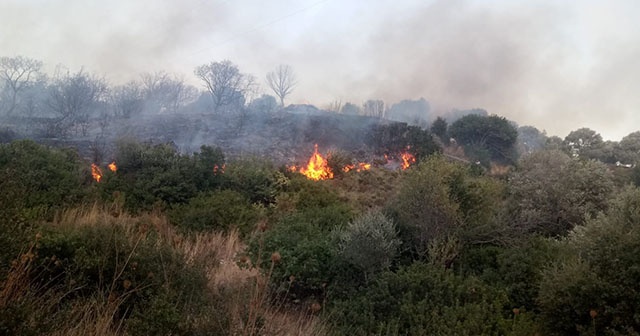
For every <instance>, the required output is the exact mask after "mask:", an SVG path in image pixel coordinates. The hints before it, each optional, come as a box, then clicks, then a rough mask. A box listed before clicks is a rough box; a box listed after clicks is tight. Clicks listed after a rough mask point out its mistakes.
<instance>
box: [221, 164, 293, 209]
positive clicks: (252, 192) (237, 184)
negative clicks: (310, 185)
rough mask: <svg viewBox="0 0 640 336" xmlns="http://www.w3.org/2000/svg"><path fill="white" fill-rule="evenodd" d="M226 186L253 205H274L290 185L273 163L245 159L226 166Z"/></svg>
mask: <svg viewBox="0 0 640 336" xmlns="http://www.w3.org/2000/svg"><path fill="white" fill-rule="evenodd" d="M224 177H225V182H224V184H223V185H224V186H225V187H227V188H229V189H233V190H236V191H238V192H240V193H241V194H243V195H244V196H245V197H247V198H248V199H249V200H250V201H251V202H252V203H261V204H265V205H266V204H272V203H274V202H275V200H276V196H277V195H278V194H280V193H281V192H282V191H283V190H284V188H285V186H286V185H287V184H288V183H289V180H288V179H287V177H286V176H285V175H284V174H283V173H282V172H280V171H279V170H277V169H276V167H275V166H274V165H273V163H272V162H271V161H268V160H265V159H260V158H245V159H240V160H236V161H233V162H231V163H229V165H227V166H226V168H225V172H224Z"/></svg>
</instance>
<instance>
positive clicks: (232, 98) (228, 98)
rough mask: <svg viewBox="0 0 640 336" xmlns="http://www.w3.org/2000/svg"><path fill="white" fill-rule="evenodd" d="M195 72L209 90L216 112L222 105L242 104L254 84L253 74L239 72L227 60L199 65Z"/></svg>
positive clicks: (233, 105)
mask: <svg viewBox="0 0 640 336" xmlns="http://www.w3.org/2000/svg"><path fill="white" fill-rule="evenodd" d="M195 74H196V76H197V77H198V78H199V79H200V80H202V81H203V82H204V84H205V87H206V88H207V90H208V91H209V94H210V95H211V99H212V101H213V110H214V111H215V112H216V113H219V112H221V108H223V107H227V108H228V107H231V108H233V107H238V105H244V101H245V96H246V95H247V93H249V91H250V90H252V89H253V87H254V85H255V80H254V78H253V76H251V75H245V74H243V73H241V72H240V70H239V69H238V67H237V66H236V65H235V64H233V63H231V61H228V60H225V61H222V62H211V63H210V64H204V65H201V66H199V67H197V68H196V69H195Z"/></svg>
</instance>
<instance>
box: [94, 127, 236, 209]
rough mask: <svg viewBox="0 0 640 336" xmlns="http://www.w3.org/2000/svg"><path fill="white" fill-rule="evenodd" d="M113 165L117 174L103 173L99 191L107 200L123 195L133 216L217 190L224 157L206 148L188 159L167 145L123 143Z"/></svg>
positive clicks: (217, 151)
mask: <svg viewBox="0 0 640 336" xmlns="http://www.w3.org/2000/svg"><path fill="white" fill-rule="evenodd" d="M115 161H116V164H117V166H118V171H117V172H115V173H111V172H109V171H105V172H104V173H105V176H104V178H103V180H102V181H101V182H100V183H99V184H98V187H99V188H100V191H101V193H102V196H103V199H107V200H113V199H114V196H113V195H114V192H118V193H124V198H125V201H124V205H125V208H126V209H128V210H130V211H134V212H136V211H140V210H149V209H151V208H152V207H154V206H157V205H160V206H162V207H167V206H170V205H174V204H183V203H186V202H188V200H189V199H190V198H192V197H194V196H196V195H197V194H198V192H202V191H207V190H212V189H214V188H217V187H219V186H220V185H221V184H222V180H223V174H222V171H221V170H222V167H223V166H224V156H223V155H222V152H221V151H220V150H219V149H214V148H212V147H207V146H202V147H201V151H200V153H195V154H194V155H193V156H188V155H181V154H180V153H178V152H177V151H176V149H175V148H174V147H173V146H171V145H169V144H162V145H150V144H141V143H137V142H132V141H126V140H123V141H120V142H119V143H118V144H117V150H116V155H115ZM216 166H217V167H219V171H215V167H216Z"/></svg>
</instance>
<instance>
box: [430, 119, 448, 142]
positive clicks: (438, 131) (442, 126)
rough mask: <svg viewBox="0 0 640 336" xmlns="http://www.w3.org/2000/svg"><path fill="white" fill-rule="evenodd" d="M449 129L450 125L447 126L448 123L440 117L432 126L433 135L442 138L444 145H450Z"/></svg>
mask: <svg viewBox="0 0 640 336" xmlns="http://www.w3.org/2000/svg"><path fill="white" fill-rule="evenodd" d="M448 128H449V125H448V124H447V121H446V120H445V119H444V118H442V117H438V118H436V120H435V121H434V122H433V124H431V133H433V134H435V135H437V136H438V137H439V138H440V140H442V142H443V143H445V144H448V143H449V132H448Z"/></svg>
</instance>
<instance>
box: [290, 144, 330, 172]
mask: <svg viewBox="0 0 640 336" xmlns="http://www.w3.org/2000/svg"><path fill="white" fill-rule="evenodd" d="M293 168H294V169H295V166H294V167H293ZM298 171H299V172H300V173H302V174H303V175H305V176H306V177H308V178H309V179H312V180H316V181H318V180H327V179H331V178H333V172H332V171H331V169H330V168H329V167H328V166H327V160H326V159H325V158H323V157H322V155H320V153H318V144H315V145H314V146H313V154H312V155H311V158H309V163H308V164H307V167H306V168H304V167H301V168H300V169H299V170H298Z"/></svg>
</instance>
